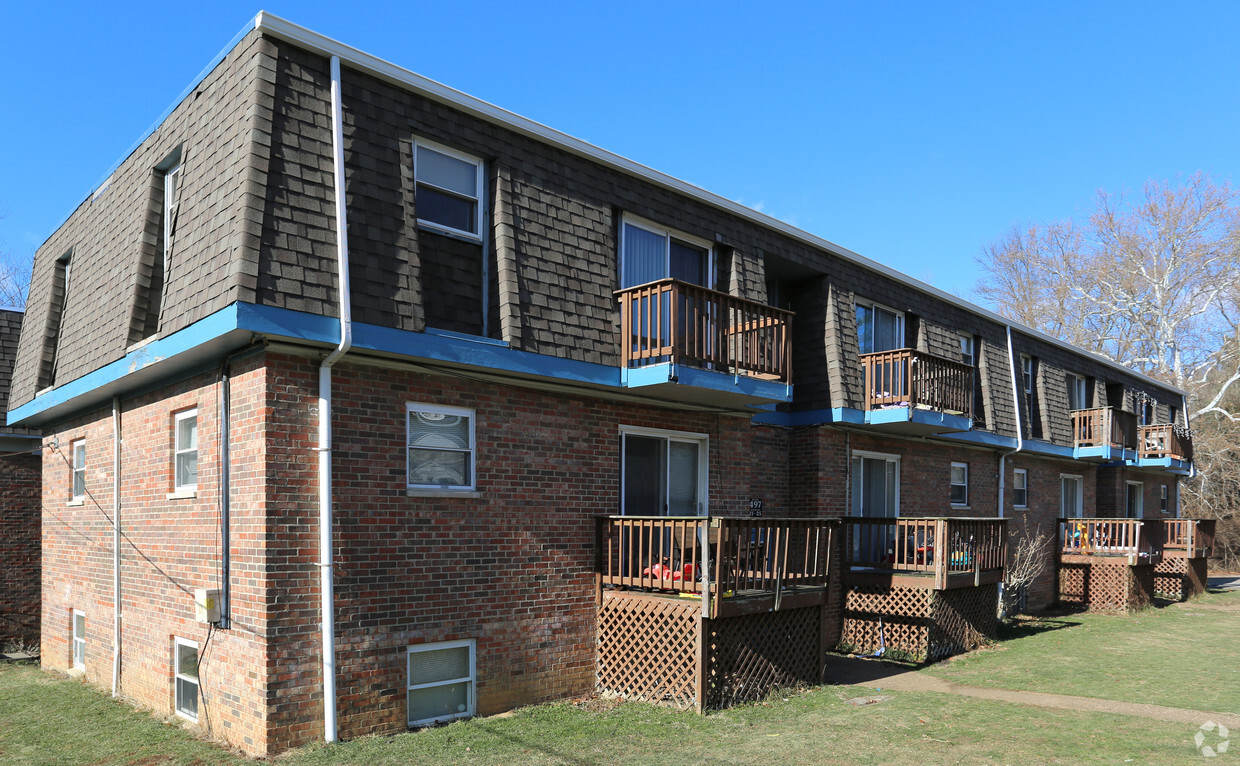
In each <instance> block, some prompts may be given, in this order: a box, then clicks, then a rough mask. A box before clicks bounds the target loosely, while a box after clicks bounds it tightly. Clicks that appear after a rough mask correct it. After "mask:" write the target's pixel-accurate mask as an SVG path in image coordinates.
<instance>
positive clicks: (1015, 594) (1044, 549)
mask: <svg viewBox="0 0 1240 766" xmlns="http://www.w3.org/2000/svg"><path fill="white" fill-rule="evenodd" d="M1050 542H1051V536H1050V535H1049V534H1047V533H1046V532H1043V531H1042V530H1041V529H1038V528H1037V527H1035V526H1034V525H1032V524H1031V523H1030V521H1029V518H1028V516H1022V517H1021V520H1020V524H1019V525H1015V526H1013V533H1012V535H1011V537H1010V538H1009V543H1010V544H1011V546H1012V551H1013V552H1012V560H1011V562H1010V563H1009V564H1008V566H1007V568H1006V569H1004V572H1003V603H1002V604H1001V608H1002V613H1003V616H1005V617H1006V616H1011V615H1013V614H1016V611H1017V610H1018V608H1019V607H1020V600H1021V596H1022V594H1024V593H1025V592H1026V591H1027V590H1028V588H1029V586H1030V585H1033V583H1035V582H1037V579H1038V578H1039V577H1041V576H1042V570H1043V569H1045V568H1046V562H1047V561H1049V560H1050V559H1051V556H1050V552H1051V547H1050Z"/></svg>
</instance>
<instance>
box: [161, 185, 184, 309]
mask: <svg viewBox="0 0 1240 766" xmlns="http://www.w3.org/2000/svg"><path fill="white" fill-rule="evenodd" d="M163 185H164V210H163V228H164V232H163V233H164V252H163V253H162V254H161V255H162V256H163V260H164V284H167V282H168V275H169V273H170V272H169V266H171V263H170V261H169V260H168V259H169V256H171V255H172V235H173V233H174V232H175V230H176V229H175V226H174V224H175V218H176V214H177V207H178V206H179V205H180V203H181V163H179V162H178V163H177V164H176V165H174V166H173V167H170V168H168V169H167V170H165V171H164V177H163ZM170 187H171V189H172V192H173V193H172V194H169V193H168V189H169V188H170Z"/></svg>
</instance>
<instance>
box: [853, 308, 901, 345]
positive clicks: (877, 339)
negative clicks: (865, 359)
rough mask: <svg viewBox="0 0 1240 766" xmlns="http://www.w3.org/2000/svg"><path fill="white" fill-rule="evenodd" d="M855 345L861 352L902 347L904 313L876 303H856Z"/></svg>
mask: <svg viewBox="0 0 1240 766" xmlns="http://www.w3.org/2000/svg"><path fill="white" fill-rule="evenodd" d="M857 345H858V348H859V349H860V353H862V354H870V353H874V352H876V351H892V350H894V349H898V348H903V347H904V314H902V313H900V312H899V311H895V310H894V309H889V308H887V307H885V306H880V305H878V304H877V303H857Z"/></svg>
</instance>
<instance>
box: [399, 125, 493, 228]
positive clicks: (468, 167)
mask: <svg viewBox="0 0 1240 766" xmlns="http://www.w3.org/2000/svg"><path fill="white" fill-rule="evenodd" d="M413 175H414V179H415V182H416V189H415V194H416V196H417V199H416V203H415V204H416V206H417V213H418V224H419V225H422V226H426V227H427V228H430V229H434V230H438V231H441V232H444V233H448V234H459V235H464V236H466V237H468V238H469V239H472V240H479V239H481V237H482V189H483V183H482V160H480V159H478V158H476V157H471V156H469V155H468V154H462V153H461V152H458V151H455V150H453V149H449V148H448V147H446V146H440V145H439V144H433V143H430V142H427V141H418V142H416V144H415V145H414V159H413Z"/></svg>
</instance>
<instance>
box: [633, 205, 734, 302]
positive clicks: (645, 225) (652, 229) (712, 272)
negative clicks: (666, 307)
mask: <svg viewBox="0 0 1240 766" xmlns="http://www.w3.org/2000/svg"><path fill="white" fill-rule="evenodd" d="M629 226H633V227H635V228H638V229H641V230H643V231H646V232H649V233H651V234H655V235H658V236H660V237H663V273H664V274H665V275H667V276H664V277H661V278H662V279H667V278H668V277H670V276H671V273H672V240H674V239H675V240H679V241H681V242H683V243H685V244H686V245H691V246H692V247H700V248H702V249H703V250H705V251H706V285H705V287H707V288H710V289H713V288H714V286H715V285H716V284H717V279H718V270H717V266H718V264H717V263H716V253H715V246H714V244H712V243H711V242H710V241H709V240H705V239H702V238H701V237H695V236H693V235H692V234H685V233H684V232H683V231H677V230H676V229H669V228H668V227H666V226H661V225H659V224H657V223H655V222H654V221H650V220H647V219H645V218H641V217H639V216H635V215H631V214H629V213H625V214H624V215H623V216H622V217H621V219H620V270H619V274H620V287H621V288H622V289H623V288H624V287H625V285H626V284H627V282H628V280H626V279H625V273H626V271H627V269H628V264H627V263H626V262H625V261H626V258H625V255H624V254H625V252H626V251H627V248H626V246H625V230H626V229H627V228H628V227H629ZM636 286H637V283H634V284H631V285H628V287H636Z"/></svg>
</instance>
